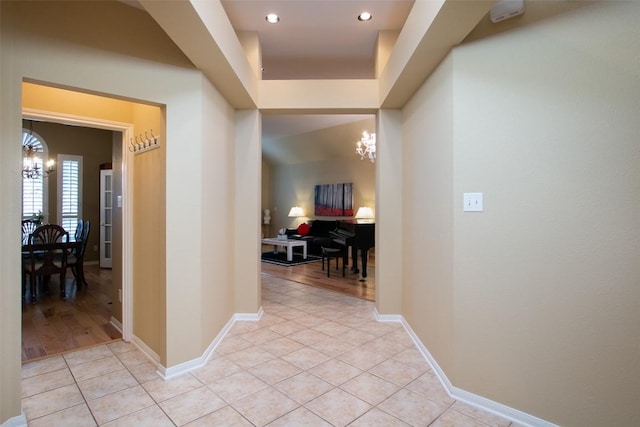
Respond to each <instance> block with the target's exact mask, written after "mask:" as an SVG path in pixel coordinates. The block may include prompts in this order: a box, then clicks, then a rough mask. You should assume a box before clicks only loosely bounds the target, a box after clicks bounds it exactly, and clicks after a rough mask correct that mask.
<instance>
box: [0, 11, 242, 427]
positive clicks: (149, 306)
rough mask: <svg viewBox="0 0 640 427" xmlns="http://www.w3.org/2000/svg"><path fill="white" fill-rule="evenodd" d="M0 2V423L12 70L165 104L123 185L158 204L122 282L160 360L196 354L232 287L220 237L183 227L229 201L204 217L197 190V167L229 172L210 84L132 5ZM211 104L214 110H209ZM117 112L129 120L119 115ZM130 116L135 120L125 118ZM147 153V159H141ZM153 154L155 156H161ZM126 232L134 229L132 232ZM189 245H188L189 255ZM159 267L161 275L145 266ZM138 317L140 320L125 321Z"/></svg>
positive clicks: (223, 119)
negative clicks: (148, 148)
mask: <svg viewBox="0 0 640 427" xmlns="http://www.w3.org/2000/svg"><path fill="white" fill-rule="evenodd" d="M0 7H1V9H0V10H1V18H2V22H1V31H2V34H1V43H2V44H1V48H2V49H1V55H2V56H1V61H0V63H1V66H0V72H1V73H2V82H1V89H2V90H1V93H2V97H1V102H0V112H1V115H2V116H1V117H2V127H1V128H0V132H1V138H0V141H2V143H1V144H0V162H1V163H2V168H0V188H2V195H3V197H2V201H0V203H1V205H0V207H1V209H0V224H2V225H0V237H1V238H0V242H1V243H0V253H1V254H2V255H3V256H2V257H0V265H1V268H0V275H1V279H2V280H1V283H2V284H3V286H2V288H1V289H0V292H1V295H2V297H1V298H0V312H1V313H2V314H1V323H0V327H1V332H2V333H1V334H0V344H2V348H0V350H1V351H0V366H1V367H2V368H1V369H0V378H1V380H0V384H1V386H0V395H1V396H0V397H1V399H0V402H1V403H0V422H4V421H5V420H7V419H9V418H11V417H14V416H17V415H18V414H19V413H20V393H19V390H20V356H19V354H20V351H19V348H20V308H19V307H20V289H19V287H13V286H5V285H6V284H9V283H19V281H20V273H19V265H20V263H19V252H18V248H17V246H16V245H17V243H15V244H12V243H11V242H18V240H19V239H18V224H19V216H20V178H19V177H20V174H19V167H20V164H21V161H20V157H21V153H20V147H19V144H17V143H8V142H7V141H19V138H20V132H21V129H22V126H21V109H22V96H21V88H22V81H23V79H27V80H30V81H40V82H50V83H52V84H55V85H57V86H60V87H67V88H79V89H81V90H85V91H90V92H92V93H97V94H109V95H110V96H112V97H116V98H121V99H128V100H144V102H145V103H149V104H153V105H156V107H155V108H156V109H157V108H158V107H157V106H159V105H165V106H166V110H165V111H160V110H158V111H160V112H159V114H160V115H162V114H164V115H165V117H164V120H166V127H165V128H164V129H163V128H162V127H159V128H158V131H159V132H158V133H159V134H160V135H161V143H162V147H163V148H161V149H160V150H155V151H154V152H149V153H145V154H142V155H140V156H136V157H137V158H136V163H135V164H133V168H134V181H135V180H136V179H138V180H141V177H140V175H137V174H139V173H141V172H142V171H149V167H150V168H151V169H152V171H151V172H152V173H151V174H150V175H149V178H148V179H150V182H149V187H148V188H145V189H144V190H143V191H142V192H141V191H137V192H136V191H135V190H136V189H135V188H134V189H130V190H133V192H134V194H135V196H134V197H139V198H141V199H140V200H139V201H140V204H145V202H144V200H145V198H146V197H150V198H151V199H150V205H151V207H150V209H153V208H152V207H154V208H155V214H154V215H158V209H160V210H162V209H164V210H165V212H166V214H165V215H166V216H165V218H164V219H163V218H162V212H161V211H160V213H159V215H160V216H152V217H151V218H145V217H144V215H142V216H141V217H136V219H135V221H136V223H134V227H133V228H134V229H138V230H139V229H144V227H147V229H148V230H149V233H150V234H149V235H148V236H147V237H148V238H149V240H147V243H148V244H149V245H154V244H156V243H159V244H158V245H156V246H154V247H146V248H145V247H142V248H141V247H140V246H138V242H137V241H134V242H133V247H134V248H135V251H134V252H135V253H134V257H135V259H134V261H135V266H136V268H137V269H138V270H135V269H134V272H135V271H144V270H145V269H147V267H148V266H150V265H153V266H154V269H151V268H149V269H148V270H146V271H147V272H148V273H149V274H151V275H150V276H147V275H137V274H135V273H134V276H135V283H134V285H133V286H134V288H136V289H145V291H143V292H142V293H141V294H138V295H137V296H136V297H135V299H134V313H146V314H142V316H140V317H139V318H138V319H139V320H138V322H139V323H140V322H148V323H145V324H143V325H135V323H134V333H135V334H136V335H138V334H139V335H140V336H141V337H140V338H141V340H142V341H143V342H144V343H145V344H147V345H148V346H149V347H150V348H151V349H153V351H155V352H157V353H158V355H159V356H160V360H161V363H162V364H163V365H164V366H166V367H171V366H175V365H177V364H179V363H181V362H184V361H187V360H192V359H194V358H197V357H200V356H201V355H202V354H203V352H204V350H206V347H207V346H208V344H209V343H210V342H211V341H212V340H213V339H214V338H215V335H216V334H217V332H218V331H220V330H221V329H222V327H223V326H224V324H225V323H226V322H227V321H228V320H229V318H230V317H231V315H232V313H233V306H232V305H229V304H228V301H229V297H228V295H230V294H231V293H232V288H233V281H232V278H233V267H232V264H233V263H232V262H231V261H230V258H227V257H230V255H229V254H230V252H229V251H228V249H229V243H228V241H220V240H216V239H210V238H209V237H210V236H208V235H204V234H203V233H202V228H201V227H199V226H194V227H189V226H188V225H189V224H191V222H192V221H194V219H195V220H196V221H199V222H200V221H207V220H209V218H211V217H212V218H213V220H214V221H215V226H216V227H220V228H223V229H224V228H228V227H232V225H233V221H232V220H231V214H230V212H231V210H230V209H223V210H221V211H219V212H217V213H216V215H213V216H211V213H210V211H209V208H210V206H209V205H207V204H206V203H204V202H203V198H202V194H203V191H204V189H210V188H213V187H215V185H216V184H217V179H218V178H219V177H217V176H212V175H211V174H209V175H207V174H204V173H203V168H204V167H205V166H206V167H207V168H211V169H212V170H216V169H219V170H221V171H229V164H230V163H229V156H225V157H219V156H218V155H217V152H216V153H214V152H213V150H211V149H209V148H207V147H209V145H210V144H211V141H212V135H215V138H217V144H220V145H221V146H227V145H232V144H233V123H234V116H233V111H232V109H230V107H229V106H228V104H227V103H226V102H225V101H224V100H223V99H222V98H221V97H220V96H219V94H218V93H217V91H216V90H215V89H214V88H213V87H212V86H211V85H210V84H209V83H208V82H207V81H206V80H204V79H203V78H202V75H201V74H200V73H199V72H197V71H195V70H194V69H193V68H192V66H191V65H190V63H189V62H188V60H186V58H185V57H184V56H183V55H182V54H181V53H180V52H179V51H178V50H177V49H176V48H175V46H174V45H173V43H172V42H171V41H170V40H169V39H168V38H167V37H166V35H165V34H164V33H163V32H162V31H161V30H160V29H159V28H158V27H157V25H156V24H155V23H154V22H153V21H152V20H151V19H150V18H149V17H148V16H147V15H146V14H145V13H144V12H142V11H138V10H137V9H135V8H130V7H128V6H126V5H123V4H120V3H117V2H91V4H88V3H85V2H60V3H57V2H42V3H37V2H2V4H1V6H0ZM93 35H95V37H94V36H93ZM72 107H74V105H73V104H72V103H70V104H69V105H66V106H65V105H62V106H61V107H60V109H59V110H61V111H62V112H65V111H66V110H68V109H73V108H72ZM75 107H85V108H86V110H85V113H84V114H83V115H85V116H89V117H96V114H97V115H98V116H100V113H103V108H104V106H103V105H93V104H91V103H88V104H77V105H75ZM32 108H37V107H36V106H33V107H32ZM212 109H215V110H216V111H217V112H218V113H217V115H214V116H212V117H211V116H209V113H210V112H211V110H212ZM66 112H68V111H66ZM120 113H121V115H120V116H119V118H110V120H115V121H121V122H128V123H133V124H134V127H135V128H136V129H140V128H141V129H142V130H143V131H144V130H147V129H148V128H151V127H153V128H154V131H155V130H156V128H155V126H156V123H161V122H162V120H163V119H161V118H157V119H156V118H154V119H153V120H151V121H149V120H148V117H143V116H144V115H145V114H144V113H141V112H140V111H136V109H135V108H134V107H131V109H130V110H129V111H127V112H125V111H121V112H120ZM205 114H207V119H206V120H204V119H203V116H204V115H205ZM125 115H126V116H127V117H130V118H131V119H130V120H129V119H126V120H124V119H122V116H125ZM137 120H140V121H143V122H144V123H136V121H137ZM149 123H152V124H149ZM205 123H207V124H205ZM212 129H215V132H213V131H212ZM218 129H226V130H227V133H219V132H218ZM164 150H166V154H165V153H163V151H164ZM152 153H153V154H152ZM147 154H149V155H150V156H147ZM151 157H158V158H157V159H155V161H152V160H150V159H151ZM162 157H164V162H166V164H162V162H163V160H162ZM138 163H140V164H138ZM151 163H153V164H151ZM220 173H221V175H222V176H223V177H224V179H227V180H230V181H232V180H233V177H232V176H231V177H230V176H229V175H227V174H226V172H220ZM152 183H153V184H152ZM163 186H164V187H165V189H164V190H163V189H162V187H163ZM185 188H189V189H193V190H194V191H185ZM146 190H149V192H148V193H145V191H146ZM229 197H230V196H229V194H223V196H222V199H221V200H218V201H217V204H218V205H222V206H229V205H230V204H232V200H229V199H228V198H229ZM137 202H138V200H136V203H137ZM139 207H141V208H142V209H145V207H144V206H139ZM145 212H146V211H145ZM147 213H148V212H147ZM138 221H141V222H145V224H138V223H137V222H138ZM138 227H139V228H138ZM13 229H15V231H12V230H13ZM136 236H139V233H137V234H136V235H135V236H134V239H135V238H136ZM163 241H164V242H166V243H165V244H164V246H163ZM204 245H208V247H209V248H210V249H209V251H210V252H211V251H213V252H217V253H219V254H220V256H221V259H219V261H217V262H216V263H213V264H211V263H210V260H205V259H203V258H202V257H201V256H200V251H199V250H200V249H201V248H202V247H203V246H204ZM190 248H198V250H197V251H196V255H195V256H194V253H193V251H192V250H190ZM165 264H166V273H165V272H163V271H162V269H161V268H157V267H158V266H162V265H165ZM205 264H206V267H205ZM140 269H142V270H140ZM205 274H206V276H207V278H211V277H216V278H217V280H215V281H211V280H210V279H209V281H208V282H207V285H206V286H207V287H208V288H207V291H206V292H204V291H203V286H204V285H203V277H204V276H205ZM137 287H139V288H137ZM163 288H164V290H163ZM165 294H166V297H165ZM194 301H199V302H200V303H201V305H198V304H194ZM136 315H137V314H136ZM165 317H166V319H167V320H166V321H165V320H163V318H165ZM168 325H171V329H169V326H168ZM205 325H206V326H205ZM138 326H140V327H143V329H144V328H148V329H145V330H140V329H136V328H137V327H138ZM185 331H190V332H191V333H185Z"/></svg>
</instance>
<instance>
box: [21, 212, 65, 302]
mask: <svg viewBox="0 0 640 427" xmlns="http://www.w3.org/2000/svg"><path fill="white" fill-rule="evenodd" d="M68 248H69V233H68V232H67V231H65V229H64V228H62V227H60V226H59V225H56V224H46V225H41V226H39V227H38V228H36V229H35V230H34V231H33V233H31V234H30V235H29V241H28V244H27V246H26V253H25V260H24V262H23V270H24V271H23V274H24V278H23V283H25V279H26V277H27V276H28V277H29V284H30V287H31V302H32V303H35V302H36V301H37V289H36V288H37V286H36V278H37V277H50V276H52V275H54V274H59V275H60V296H61V297H62V298H64V297H65V276H66V272H67V250H68ZM24 287H25V289H24V290H23V291H26V285H25V286H24Z"/></svg>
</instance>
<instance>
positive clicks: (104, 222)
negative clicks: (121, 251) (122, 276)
mask: <svg viewBox="0 0 640 427" xmlns="http://www.w3.org/2000/svg"><path fill="white" fill-rule="evenodd" d="M112 183H113V171H112V170H111V169H103V170H101V171H100V267H101V268H111V249H112V246H111V233H112V227H111V221H112V213H113V210H112V206H113V185H112Z"/></svg>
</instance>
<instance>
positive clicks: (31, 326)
mask: <svg viewBox="0 0 640 427" xmlns="http://www.w3.org/2000/svg"><path fill="white" fill-rule="evenodd" d="M84 271H85V277H86V279H87V282H88V283H89V286H88V287H84V286H83V287H82V288H81V289H80V291H78V289H77V287H76V283H75V280H74V278H73V275H71V273H70V272H69V276H70V277H67V279H66V280H65V282H66V289H67V295H68V297H67V299H64V300H63V299H60V298H59V297H58V292H57V291H58V289H59V283H60V282H59V281H58V276H55V277H52V278H51V283H49V289H50V290H51V292H50V295H40V296H39V298H38V301H37V302H36V303H35V304H30V303H26V304H23V309H22V362H23V363H24V362H27V361H33V360H35V359H39V358H42V357H48V356H52V355H55V354H60V353H63V352H66V351H70V350H76V349H79V348H84V347H91V346H94V345H98V344H103V343H106V342H110V341H113V340H115V339H119V338H121V335H120V332H118V330H117V329H115V328H114V327H113V326H112V325H111V323H110V320H111V270H107V269H101V268H99V267H98V266H97V265H88V266H85V268H84Z"/></svg>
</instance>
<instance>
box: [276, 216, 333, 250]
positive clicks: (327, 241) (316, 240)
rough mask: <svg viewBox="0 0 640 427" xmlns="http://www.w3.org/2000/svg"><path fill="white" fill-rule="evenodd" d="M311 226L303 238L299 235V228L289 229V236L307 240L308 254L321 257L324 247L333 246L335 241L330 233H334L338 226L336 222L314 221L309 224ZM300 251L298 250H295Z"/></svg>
mask: <svg viewBox="0 0 640 427" xmlns="http://www.w3.org/2000/svg"><path fill="white" fill-rule="evenodd" d="M307 224H309V227H310V229H309V233H308V234H306V235H304V236H302V235H300V234H298V229H297V228H288V229H287V236H289V238H290V239H299V240H305V241H306V242H307V253H309V254H312V255H320V253H321V250H320V248H321V247H322V246H325V247H330V246H332V243H333V239H332V238H331V236H330V235H329V232H330V231H334V230H335V229H336V227H337V226H338V222H337V221H336V220H323V219H314V220H310V221H308V222H307ZM294 249H298V248H294Z"/></svg>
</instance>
